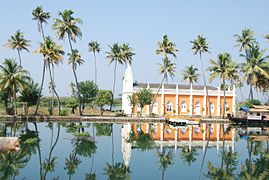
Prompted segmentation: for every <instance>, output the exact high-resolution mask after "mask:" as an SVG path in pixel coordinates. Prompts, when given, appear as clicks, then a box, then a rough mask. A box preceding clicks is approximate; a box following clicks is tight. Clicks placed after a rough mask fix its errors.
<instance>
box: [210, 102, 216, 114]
mask: <svg viewBox="0 0 269 180" xmlns="http://www.w3.org/2000/svg"><path fill="white" fill-rule="evenodd" d="M210 109H211V113H214V110H215V107H214V103H210Z"/></svg>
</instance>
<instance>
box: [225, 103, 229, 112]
mask: <svg viewBox="0 0 269 180" xmlns="http://www.w3.org/2000/svg"><path fill="white" fill-rule="evenodd" d="M225 111H229V104H228V103H227V102H226V103H225Z"/></svg>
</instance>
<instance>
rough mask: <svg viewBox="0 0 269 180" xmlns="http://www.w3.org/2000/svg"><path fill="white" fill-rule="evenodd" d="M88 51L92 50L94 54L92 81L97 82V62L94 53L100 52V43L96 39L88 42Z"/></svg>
mask: <svg viewBox="0 0 269 180" xmlns="http://www.w3.org/2000/svg"><path fill="white" fill-rule="evenodd" d="M88 46H89V52H93V56H94V82H95V84H97V62H96V53H99V52H100V50H101V49H100V44H99V43H98V42H97V41H91V42H89V45H88Z"/></svg>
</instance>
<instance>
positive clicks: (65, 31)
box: [52, 9, 82, 116]
mask: <svg viewBox="0 0 269 180" xmlns="http://www.w3.org/2000/svg"><path fill="white" fill-rule="evenodd" d="M73 13H74V12H73V11H72V10H67V9H66V10H64V11H63V12H60V13H59V16H61V18H62V19H58V18H56V19H54V21H55V22H54V24H53V25H52V29H54V30H56V31H57V35H58V38H59V39H60V40H62V39H64V37H65V36H67V38H68V42H69V45H70V54H73V46H72V41H73V42H74V43H75V42H76V38H77V37H79V38H81V37H82V32H81V30H80V28H79V27H78V26H77V24H82V20H81V19H80V18H74V17H73V16H72V15H73ZM73 72H74V70H73ZM74 76H75V79H76V75H75V73H74ZM76 86H77V96H78V97H77V98H78V105H79V114H80V116H82V111H81V103H80V97H79V94H80V92H79V87H78V83H77V80H76Z"/></svg>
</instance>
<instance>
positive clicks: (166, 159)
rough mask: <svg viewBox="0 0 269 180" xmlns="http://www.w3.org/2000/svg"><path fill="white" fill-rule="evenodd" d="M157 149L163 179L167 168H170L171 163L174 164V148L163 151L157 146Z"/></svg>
mask: <svg viewBox="0 0 269 180" xmlns="http://www.w3.org/2000/svg"><path fill="white" fill-rule="evenodd" d="M156 150H157V156H158V159H159V163H160V169H161V170H162V180H163V179H164V173H165V171H166V169H167V168H168V166H169V165H172V164H173V163H172V161H173V152H172V150H169V151H166V150H165V149H164V150H163V151H162V152H160V151H159V150H158V148H157V147H156Z"/></svg>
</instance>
